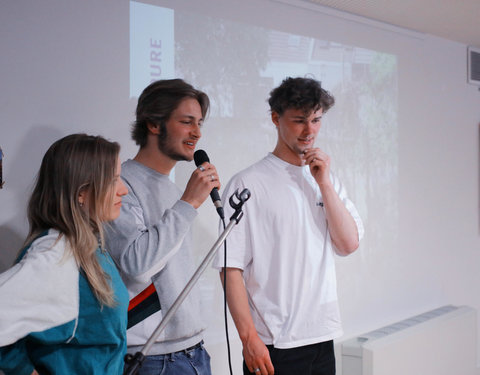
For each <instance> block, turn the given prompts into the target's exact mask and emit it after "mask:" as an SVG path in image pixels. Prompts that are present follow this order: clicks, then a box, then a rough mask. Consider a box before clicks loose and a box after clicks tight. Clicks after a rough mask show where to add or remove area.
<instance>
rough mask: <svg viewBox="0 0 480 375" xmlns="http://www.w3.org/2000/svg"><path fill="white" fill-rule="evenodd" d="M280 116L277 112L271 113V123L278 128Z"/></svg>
mask: <svg viewBox="0 0 480 375" xmlns="http://www.w3.org/2000/svg"><path fill="white" fill-rule="evenodd" d="M279 119H280V115H279V114H278V113H277V112H272V122H273V123H274V124H275V126H276V127H277V128H278V125H279Z"/></svg>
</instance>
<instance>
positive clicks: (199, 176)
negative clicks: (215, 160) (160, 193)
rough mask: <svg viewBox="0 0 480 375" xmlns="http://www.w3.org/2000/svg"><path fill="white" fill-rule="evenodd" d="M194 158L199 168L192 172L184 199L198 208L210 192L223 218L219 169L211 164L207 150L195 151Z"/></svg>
mask: <svg viewBox="0 0 480 375" xmlns="http://www.w3.org/2000/svg"><path fill="white" fill-rule="evenodd" d="M193 158H194V160H195V165H196V166H197V167H198V168H197V169H196V170H195V171H194V172H193V173H192V176H191V177H190V180H189V181H188V183H187V187H186V188H185V192H184V193H183V196H182V200H184V201H186V202H188V203H190V204H191V205H192V206H193V207H195V208H198V207H200V205H201V204H202V203H203V202H204V201H205V199H207V196H208V194H210V196H211V197H212V200H213V203H214V204H215V207H216V208H217V212H218V214H219V215H220V217H221V218H222V219H223V218H224V214H223V207H222V202H221V200H220V196H219V194H218V189H219V188H220V186H221V184H220V180H219V178H218V174H217V170H216V169H215V166H214V165H213V164H210V160H209V158H208V156H207V153H206V152H205V151H203V150H197V151H195V153H194V155H193Z"/></svg>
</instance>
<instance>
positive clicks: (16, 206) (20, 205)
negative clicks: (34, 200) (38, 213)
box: [0, 125, 63, 272]
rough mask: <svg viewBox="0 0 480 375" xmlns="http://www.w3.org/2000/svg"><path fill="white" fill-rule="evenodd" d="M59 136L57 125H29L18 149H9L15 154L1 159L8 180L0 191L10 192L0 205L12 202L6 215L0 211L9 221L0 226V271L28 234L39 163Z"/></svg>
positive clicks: (60, 133) (12, 260)
mask: <svg viewBox="0 0 480 375" xmlns="http://www.w3.org/2000/svg"><path fill="white" fill-rule="evenodd" d="M62 136H63V132H62V131H60V130H58V126H57V127H55V126H54V125H32V126H31V128H30V129H29V130H28V131H27V132H26V133H25V136H24V137H23V139H22V140H21V142H20V144H19V145H18V147H15V148H14V149H12V150H13V151H14V153H13V154H12V151H10V153H9V155H8V159H6V160H4V165H3V172H4V176H5V175H6V174H7V173H8V179H5V180H6V183H5V185H4V187H3V192H5V193H7V192H9V195H6V196H5V197H0V202H1V199H2V198H3V199H10V200H12V203H9V204H8V205H7V202H5V203H4V204H5V206H4V207H12V208H11V209H7V210H6V212H5V211H3V210H2V216H4V215H5V216H4V217H5V218H8V221H5V222H4V223H3V224H2V225H0V272H4V271H5V270H6V269H7V268H9V267H11V266H12V264H13V262H14V261H15V258H16V256H17V254H18V252H19V250H20V248H21V247H22V245H23V242H24V240H25V236H26V235H27V233H28V222H27V219H26V209H27V204H28V199H29V197H30V193H31V190H32V188H33V184H34V181H35V178H36V176H37V173H38V169H39V168H40V163H41V161H42V158H43V155H44V154H45V152H46V151H47V149H48V148H49V147H50V145H51V144H52V143H53V142H54V141H56V140H57V139H59V138H61V137H62ZM2 138H3V137H2ZM5 138H6V139H5V140H4V139H2V142H5V144H8V141H9V139H8V135H7V137H5ZM4 151H5V150H4ZM7 160H8V161H7ZM6 197H8V198H6ZM2 206H3V205H2Z"/></svg>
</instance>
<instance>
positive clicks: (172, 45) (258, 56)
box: [130, 1, 398, 256]
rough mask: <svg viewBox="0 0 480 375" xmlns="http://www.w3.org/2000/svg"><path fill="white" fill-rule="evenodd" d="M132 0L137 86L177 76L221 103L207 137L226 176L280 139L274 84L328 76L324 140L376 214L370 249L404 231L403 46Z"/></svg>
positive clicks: (364, 207)
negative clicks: (378, 46) (367, 44)
mask: <svg viewBox="0 0 480 375" xmlns="http://www.w3.org/2000/svg"><path fill="white" fill-rule="evenodd" d="M130 10H131V17H130V34H131V38H130V40H131V42H130V51H131V57H130V59H131V70H130V71H131V76H130V82H131V84H130V90H131V92H130V95H131V96H132V97H138V95H139V94H140V92H141V91H142V90H143V88H144V87H146V86H147V85H148V84H149V83H150V82H152V81H155V80H157V79H165V78H173V77H181V78H184V79H185V80H187V81H188V82H191V83H192V84H194V85H195V86H197V87H199V88H201V89H202V90H204V91H205V92H207V94H208V95H209V97H210V99H211V102H212V106H211V111H210V114H209V117H208V119H207V122H206V125H205V127H204V131H203V133H204V137H203V138H202V140H201V143H200V146H201V147H203V148H205V149H208V150H209V154H212V155H213V156H214V160H215V164H216V166H217V169H218V170H219V171H221V172H223V173H222V176H223V179H224V182H225V183H226V182H227V180H228V178H230V177H231V175H233V174H234V173H236V172H237V171H239V170H241V169H243V168H245V167H246V166H248V165H249V164H251V163H253V162H254V161H256V160H258V159H260V158H262V157H263V156H264V155H265V154H266V152H268V151H271V150H272V149H273V147H274V145H275V140H276V134H275V129H274V126H273V125H272V124H271V121H270V119H269V112H268V105H267V102H266V101H267V98H268V95H269V92H270V90H271V89H272V88H273V87H275V86H276V85H278V84H279V83H280V82H281V81H282V80H283V79H284V78H285V77H287V76H293V77H294V76H311V77H313V78H316V79H318V80H320V81H321V82H322V85H323V86H324V87H325V88H326V89H327V90H329V91H330V92H331V93H333V95H334V96H335V99H336V105H335V106H334V107H333V108H332V109H331V110H330V111H329V112H328V113H327V115H326V116H324V119H323V120H322V121H323V124H322V130H321V132H320V135H319V139H318V141H317V145H318V147H321V148H322V149H324V150H325V151H326V152H327V153H329V154H330V155H331V157H332V160H333V162H332V163H333V164H332V168H333V169H334V171H335V172H336V173H337V174H338V175H339V176H340V177H341V179H342V180H343V181H344V183H345V185H346V186H347V187H348V190H349V194H350V196H351V197H352V199H353V201H354V202H355V203H356V205H357V207H358V209H359V211H360V212H361V214H362V216H363V219H364V221H365V223H366V229H367V232H366V236H365V239H364V241H363V242H362V246H363V249H364V250H363V254H364V256H365V255H366V254H368V252H369V251H374V249H375V246H380V244H382V246H388V244H386V243H384V242H383V241H384V238H383V237H386V236H385V234H384V233H386V232H389V233H390V235H389V236H388V238H390V239H391V238H392V237H393V238H394V237H395V233H396V227H397V220H398V207H397V188H396V187H397V185H398V184H397V179H398V144H397V134H398V130H397V58H396V56H394V55H391V54H387V53H382V52H379V51H373V50H368V49H364V48H359V47H355V46H347V45H343V44H340V43H337V42H335V41H328V40H321V39H318V38H314V37H310V36H304V35H293V34H290V33H286V32H282V31H279V30H269V29H266V28H263V27H259V26H255V25H247V24H241V23H238V22H232V21H229V20H226V19H218V18H212V17H206V16H204V15H201V16H199V15H198V14H194V13H187V12H184V11H182V12H179V11H176V10H174V9H168V8H164V7H160V6H154V5H148V4H143V3H139V2H133V1H132V2H131V3H130ZM178 169H179V168H177V175H179V174H180V171H178ZM377 208H378V209H377ZM370 213H375V220H369V214H370ZM379 213H380V215H383V216H382V217H379ZM386 215H388V217H385V216H386ZM380 226H381V230H380ZM392 234H393V236H392Z"/></svg>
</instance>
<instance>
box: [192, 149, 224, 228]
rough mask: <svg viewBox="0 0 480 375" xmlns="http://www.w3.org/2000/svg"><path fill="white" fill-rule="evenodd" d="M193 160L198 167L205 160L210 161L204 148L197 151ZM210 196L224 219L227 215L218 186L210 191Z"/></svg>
mask: <svg viewBox="0 0 480 375" xmlns="http://www.w3.org/2000/svg"><path fill="white" fill-rule="evenodd" d="M193 160H195V165H196V166H197V167H198V166H199V165H202V164H203V163H205V162H209V163H210V159H209V158H208V155H207V153H206V152H205V151H203V150H197V151H195V153H194V154H193ZM210 197H211V198H212V201H213V204H214V205H215V207H216V208H217V212H218V215H219V216H220V218H221V219H224V218H225V215H224V213H223V207H222V201H221V200H220V195H219V194H218V189H217V188H216V187H214V188H213V189H212V191H211V192H210Z"/></svg>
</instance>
